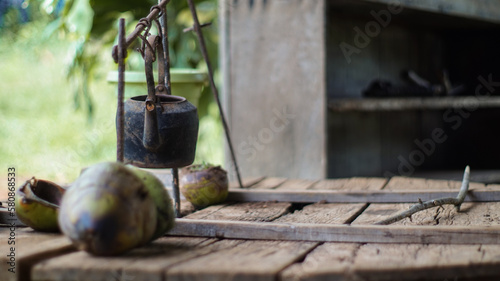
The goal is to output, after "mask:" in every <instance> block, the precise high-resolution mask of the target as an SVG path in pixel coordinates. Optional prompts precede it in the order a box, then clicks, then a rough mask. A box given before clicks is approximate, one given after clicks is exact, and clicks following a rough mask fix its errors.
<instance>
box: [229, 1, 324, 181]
mask: <svg viewBox="0 0 500 281" xmlns="http://www.w3.org/2000/svg"><path fill="white" fill-rule="evenodd" d="M325 2H326V1H325V0H321V1H307V2H304V1H300V0H292V1H286V2H283V1H230V2H229V1H226V4H225V5H227V7H228V8H227V9H228V11H227V14H228V17H226V18H227V20H228V21H229V23H230V28H229V29H228V30H227V31H228V32H229V34H227V36H226V38H227V40H229V44H230V46H229V48H228V49H229V50H228V51H229V52H228V53H227V54H226V55H228V56H229V58H228V59H229V60H230V63H229V64H228V65H227V66H228V67H229V68H230V69H226V71H225V74H226V78H227V80H228V81H230V82H228V84H227V85H229V86H230V88H229V89H225V90H226V93H227V95H226V97H227V98H228V99H231V100H230V101H228V102H227V103H226V104H227V105H229V108H228V110H229V111H230V112H231V116H230V118H228V120H230V121H231V122H230V129H231V134H232V135H231V136H232V139H233V143H235V144H237V153H238V154H239V155H238V156H239V157H238V164H239V165H240V170H241V172H242V174H243V175H244V176H250V175H262V174H269V175H273V176H281V177H293V178H305V179H320V178H325V176H326V166H327V161H326V155H327V153H326V136H325V134H326V132H325V128H326V125H325V123H326V106H324V105H325V99H326V96H325V92H326V86H325V82H324V81H325V77H326V76H325V71H326V67H325V61H326V59H325V46H326V45H325V36H324V33H325V27H326V25H325V22H324V13H325V9H326V4H325ZM297 34H300V38H301V39H300V40H299V41H297ZM290 58H295V59H290ZM264 70H267V71H264ZM297 77H300V79H297ZM256 81H258V83H256ZM304 81H307V83H304ZM306 97H307V98H306ZM256 112H258V114H256ZM249 120H251V122H249ZM311 136H314V137H311Z"/></svg>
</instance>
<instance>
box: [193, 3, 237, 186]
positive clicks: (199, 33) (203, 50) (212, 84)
mask: <svg viewBox="0 0 500 281" xmlns="http://www.w3.org/2000/svg"><path fill="white" fill-rule="evenodd" d="M187 2H188V5H189V9H190V10H191V14H192V16H193V22H194V24H193V29H194V32H195V33H196V35H197V37H198V42H199V44H200V49H201V53H202V55H203V58H204V59H205V63H206V64H207V68H208V76H209V78H210V87H211V88H212V93H213V94H214V98H215V101H216V102H217V105H218V106H219V113H220V118H221V120H222V125H223V126H224V132H225V133H226V139H227V142H228V145H229V151H230V152H231V158H232V160H233V164H234V169H235V171H236V176H237V178H238V183H239V185H240V188H243V184H242V182H241V176H240V170H239V168H238V164H237V162H236V156H235V154H234V149H233V144H232V142H231V136H230V135H229V127H228V125H227V122H226V117H225V116H224V111H223V110H222V105H221V102H220V99H219V91H218V90H217V86H216V85H215V81H214V75H213V71H212V66H211V63H210V59H209V57H208V51H207V46H206V44H205V39H204V38H203V33H202V31H201V25H200V21H199V20H198V15H197V13H196V7H195V6H194V3H193V0H187Z"/></svg>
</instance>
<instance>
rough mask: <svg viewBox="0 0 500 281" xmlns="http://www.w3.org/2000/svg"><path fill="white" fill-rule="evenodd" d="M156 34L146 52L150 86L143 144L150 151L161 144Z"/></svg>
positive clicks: (145, 113) (145, 60) (150, 40)
mask: <svg viewBox="0 0 500 281" xmlns="http://www.w3.org/2000/svg"><path fill="white" fill-rule="evenodd" d="M157 38H158V37H157V36H156V35H151V36H149V38H148V41H147V47H146V48H145V49H146V50H145V53H144V62H145V71H146V84H147V86H148V97H147V98H146V103H145V105H146V108H145V110H144V132H143V136H142V144H143V145H144V147H145V148H146V149H148V150H150V151H155V150H157V149H158V148H159V147H160V146H161V140H160V134H159V132H158V117H157V114H156V102H157V100H156V99H157V97H156V91H155V79H154V75H153V62H154V61H155V51H156V47H157V46H158V41H157Z"/></svg>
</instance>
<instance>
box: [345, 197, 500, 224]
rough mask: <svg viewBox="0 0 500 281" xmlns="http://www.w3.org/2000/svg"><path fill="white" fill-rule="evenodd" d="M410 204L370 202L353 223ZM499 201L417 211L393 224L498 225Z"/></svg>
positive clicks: (384, 215)
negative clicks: (457, 209) (408, 217)
mask: <svg viewBox="0 0 500 281" xmlns="http://www.w3.org/2000/svg"><path fill="white" fill-rule="evenodd" d="M410 206H411V204H371V205H370V206H369V207H368V208H367V209H366V210H365V211H364V212H363V214H361V215H360V216H358V218H356V220H354V222H353V224H373V223H375V222H377V221H380V220H383V219H385V218H387V217H389V216H392V215H395V214H396V213H399V212H401V211H404V210H407V209H408V208H409V207H410ZM498 210H500V202H492V203H464V204H462V207H461V208H460V212H457V211H456V210H455V207H454V206H452V205H445V206H443V207H442V208H437V207H436V208H432V209H427V210H423V211H421V212H418V213H416V214H414V215H413V216H412V219H411V220H410V219H404V220H401V221H398V222H396V223H394V225H454V226H495V225H500V214H499V213H498Z"/></svg>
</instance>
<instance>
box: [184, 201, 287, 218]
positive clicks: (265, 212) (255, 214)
mask: <svg viewBox="0 0 500 281" xmlns="http://www.w3.org/2000/svg"><path fill="white" fill-rule="evenodd" d="M291 206H292V204H291V203H274V202H249V203H238V204H232V205H216V206H210V207H208V208H205V209H203V210H200V211H198V212H195V213H193V214H190V215H188V216H186V217H185V218H186V219H204V220H230V221H261V222H267V221H273V220H274V219H276V218H279V217H280V216H282V215H284V214H286V213H288V209H289V208H290V207H291Z"/></svg>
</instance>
